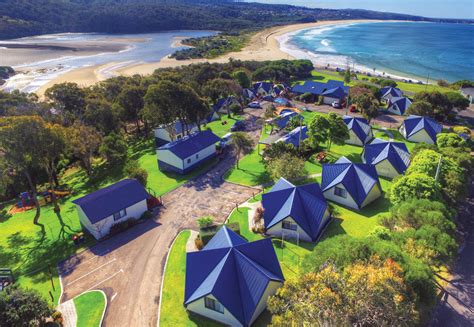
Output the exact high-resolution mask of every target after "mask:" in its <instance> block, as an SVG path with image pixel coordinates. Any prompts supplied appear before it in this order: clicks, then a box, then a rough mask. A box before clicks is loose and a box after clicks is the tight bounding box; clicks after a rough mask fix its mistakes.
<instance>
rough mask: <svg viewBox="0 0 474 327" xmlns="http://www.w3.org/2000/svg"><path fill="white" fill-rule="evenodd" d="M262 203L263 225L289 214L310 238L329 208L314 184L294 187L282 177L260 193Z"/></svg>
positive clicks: (316, 234) (320, 225) (317, 231)
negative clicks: (263, 192)
mask: <svg viewBox="0 0 474 327" xmlns="http://www.w3.org/2000/svg"><path fill="white" fill-rule="evenodd" d="M262 206H263V208H264V209H265V211H264V214H263V218H264V222H265V227H266V228H270V227H272V226H274V225H276V224H277V223H279V222H281V221H282V220H284V219H285V218H287V217H291V218H293V220H294V221H295V222H296V223H297V224H298V225H299V226H300V227H301V228H302V229H303V230H304V231H305V232H306V234H308V235H309V236H310V237H311V239H312V240H313V241H315V240H316V239H317V237H318V236H319V234H320V232H321V230H322V228H323V227H324V226H322V223H323V218H324V214H325V212H326V210H327V208H328V204H327V202H326V199H325V198H324V196H323V194H322V192H321V188H320V187H319V185H318V184H317V183H311V184H306V185H301V186H295V185H293V184H291V183H290V182H288V181H287V180H286V179H284V178H280V180H279V181H278V182H277V183H276V184H275V186H274V187H273V188H272V189H271V190H270V192H268V193H265V194H263V196H262Z"/></svg>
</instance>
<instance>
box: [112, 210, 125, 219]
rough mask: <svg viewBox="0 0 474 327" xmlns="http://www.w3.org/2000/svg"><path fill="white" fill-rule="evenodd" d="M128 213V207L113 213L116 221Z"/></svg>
mask: <svg viewBox="0 0 474 327" xmlns="http://www.w3.org/2000/svg"><path fill="white" fill-rule="evenodd" d="M126 215H127V208H123V209H120V210H119V211H117V212H114V213H113V214H112V216H113V218H114V221H117V220H120V219H122V218H123V217H125V216H126Z"/></svg>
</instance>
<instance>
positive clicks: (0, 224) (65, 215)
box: [0, 115, 233, 304]
mask: <svg viewBox="0 0 474 327" xmlns="http://www.w3.org/2000/svg"><path fill="white" fill-rule="evenodd" d="M224 119H226V116H225V115H224ZM232 124H233V119H232V120H228V124H226V125H222V123H221V121H215V122H212V123H210V124H208V127H210V128H211V129H213V131H215V133H216V134H217V135H219V136H221V135H224V134H226V133H227V132H228V131H229V130H230V127H231V126H232ZM129 155H130V157H131V158H133V159H136V160H137V161H138V162H139V164H140V166H141V167H142V168H144V169H145V170H146V171H147V172H148V187H149V188H151V189H152V190H153V191H154V192H155V193H156V195H162V194H164V193H166V192H169V191H171V190H173V189H175V188H177V187H178V186H180V185H182V184H184V183H185V182H186V181H188V180H189V179H190V178H192V177H195V176H196V175H198V174H200V173H202V172H203V170H206V169H208V168H209V166H210V165H213V164H215V163H216V162H217V159H215V160H211V161H210V162H209V163H207V164H206V165H205V166H203V167H202V168H200V169H198V170H195V171H193V172H192V173H190V174H187V175H184V176H181V175H178V174H171V173H163V172H161V171H159V169H158V163H157V158H156V152H155V147H154V141H153V140H152V139H148V140H145V141H143V140H142V141H134V140H130V146H129ZM124 177H126V176H125V175H124V174H123V172H122V170H121V169H110V168H109V167H107V165H105V164H104V162H102V161H97V162H96V163H95V169H94V176H93V177H92V178H90V179H89V178H88V177H87V176H86V174H85V172H84V171H83V170H82V169H79V168H70V169H68V170H67V171H66V172H65V173H64V174H63V176H62V177H61V183H62V184H63V185H65V186H66V187H67V188H68V189H70V190H71V191H72V195H70V196H68V197H66V198H64V199H62V200H61V201H60V206H61V215H60V218H61V219H62V221H63V224H62V225H63V227H61V226H62V225H61V223H60V220H59V218H58V217H57V216H56V214H55V213H54V211H53V207H52V206H51V205H49V206H43V207H41V216H40V220H39V221H40V223H42V224H44V225H45V231H46V237H45V238H44V240H41V238H40V235H39V234H38V233H39V232H40V228H39V227H37V226H35V225H34V224H33V217H34V214H35V212H34V211H33V210H30V211H27V212H22V213H18V214H15V215H13V216H11V217H9V216H8V215H6V214H3V213H1V211H0V267H2V268H3V267H5V268H11V269H13V272H14V276H15V278H16V280H17V283H18V284H19V285H20V286H22V287H28V288H32V289H36V290H38V291H39V292H40V293H41V294H42V295H43V297H44V298H46V299H47V300H48V301H51V303H53V304H56V303H57V301H58V298H59V295H60V293H61V290H60V285H59V278H58V272H57V269H56V266H57V263H58V262H59V261H61V260H64V259H66V258H67V257H69V256H70V255H72V254H73V253H75V252H76V251H78V250H81V249H83V248H85V247H87V246H89V245H91V244H94V243H95V241H94V240H92V239H88V240H87V242H86V244H84V245H83V246H81V247H76V246H74V245H73V244H72V241H71V235H72V234H73V233H75V232H77V231H80V229H81V227H80V224H79V219H78V216H77V212H76V208H75V205H74V204H73V203H72V200H74V199H76V198H79V197H82V196H84V195H86V194H88V193H91V192H93V191H96V190H98V189H100V188H102V187H105V186H107V185H110V184H112V183H114V182H117V181H119V180H121V179H122V178H124ZM5 208H6V209H7V210H8V209H9V208H10V205H8V206H6V207H5ZM62 232H66V234H64V233H63V234H61V233H62ZM53 286H54V288H53ZM50 292H51V295H52V297H53V298H52V299H51V295H50Z"/></svg>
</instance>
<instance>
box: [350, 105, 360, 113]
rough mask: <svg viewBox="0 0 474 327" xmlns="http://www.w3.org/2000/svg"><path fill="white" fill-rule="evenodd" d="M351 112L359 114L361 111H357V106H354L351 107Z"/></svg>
mask: <svg viewBox="0 0 474 327" xmlns="http://www.w3.org/2000/svg"><path fill="white" fill-rule="evenodd" d="M349 111H350V112H358V111H359V110H357V106H356V105H355V104H352V105H351V106H350V107H349Z"/></svg>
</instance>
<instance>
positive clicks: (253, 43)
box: [36, 20, 415, 97]
mask: <svg viewBox="0 0 474 327" xmlns="http://www.w3.org/2000/svg"><path fill="white" fill-rule="evenodd" d="M370 22H374V23H375V22H387V21H380V20H336V21H318V22H314V23H304V24H292V25H284V26H275V27H271V28H268V29H265V30H263V31H260V32H258V33H256V34H255V35H253V36H252V37H251V40H250V42H249V44H248V45H247V46H245V47H244V48H243V49H242V50H241V51H238V52H230V53H227V54H225V55H222V56H220V57H217V58H213V59H187V60H176V59H174V58H170V55H167V56H165V57H163V58H161V59H160V60H159V61H156V62H136V61H134V62H130V63H127V62H122V63H121V62H113V63H107V64H103V65H96V66H90V67H83V68H78V69H74V70H71V71H69V72H67V73H65V74H63V75H60V76H58V77H57V78H54V79H52V80H51V81H49V82H48V83H46V84H44V85H42V86H41V87H40V88H39V89H38V90H36V93H37V94H38V95H39V96H40V97H41V96H43V95H44V92H45V91H46V89H47V88H49V87H51V86H52V85H54V84H56V83H61V82H66V81H71V82H76V83H78V84H79V85H81V86H90V85H93V84H95V83H97V82H100V81H103V80H105V79H107V78H110V77H113V76H133V75H143V76H146V75H150V74H152V73H153V72H154V71H155V70H156V69H159V68H173V67H180V66H186V65H190V64H196V63H204V62H209V63H226V62H228V61H229V59H234V60H242V61H245V60H255V61H268V60H281V59H289V60H292V59H296V58H297V57H298V58H301V56H300V54H297V53H294V52H293V53H292V52H291V51H288V49H286V48H285V47H284V46H283V44H282V43H284V38H285V37H288V35H289V34H291V33H296V32H299V31H301V30H305V29H312V28H317V27H323V26H333V25H349V24H358V23H370ZM183 39H185V37H177V38H175V39H174V40H173V43H172V47H179V46H181V45H182V44H181V41H182V40H183ZM315 67H316V68H323V69H325V68H327V67H326V66H325V65H324V64H322V63H318V62H315ZM331 68H334V67H331ZM340 68H344V67H340ZM358 68H360V69H357V70H359V71H361V72H362V71H364V70H363V67H358ZM367 70H368V69H367ZM104 72H106V73H104ZM364 72H365V71H364ZM367 72H368V71H367ZM369 73H370V72H369ZM380 73H381V72H380ZM380 76H381V77H382V75H380ZM385 76H386V77H389V76H390V77H392V78H394V79H399V80H403V79H407V80H408V79H411V80H412V81H415V80H414V79H413V78H411V77H404V76H401V75H398V74H391V73H386V75H385Z"/></svg>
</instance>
